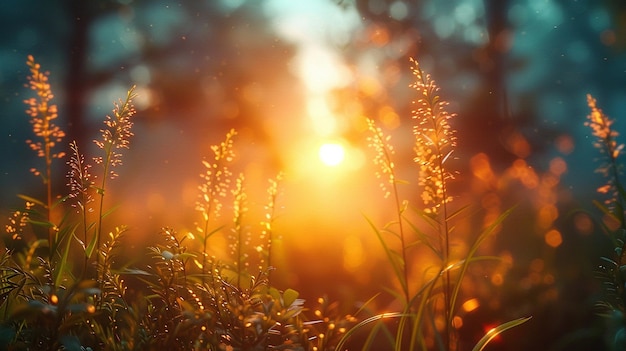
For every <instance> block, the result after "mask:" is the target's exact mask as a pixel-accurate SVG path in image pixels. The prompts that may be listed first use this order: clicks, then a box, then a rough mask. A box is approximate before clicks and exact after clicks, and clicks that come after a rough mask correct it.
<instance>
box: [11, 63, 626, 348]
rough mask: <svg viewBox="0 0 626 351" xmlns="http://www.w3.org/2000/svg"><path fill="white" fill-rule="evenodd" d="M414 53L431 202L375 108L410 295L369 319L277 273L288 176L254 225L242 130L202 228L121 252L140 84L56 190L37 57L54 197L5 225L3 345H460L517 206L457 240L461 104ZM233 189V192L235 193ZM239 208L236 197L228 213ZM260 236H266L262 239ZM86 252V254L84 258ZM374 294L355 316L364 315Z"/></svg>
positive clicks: (395, 253)
mask: <svg viewBox="0 0 626 351" xmlns="http://www.w3.org/2000/svg"><path fill="white" fill-rule="evenodd" d="M412 63H413V65H414V68H413V74H414V75H415V78H416V81H415V83H414V84H413V85H412V86H411V87H412V88H413V89H414V90H415V92H416V93H417V99H416V102H415V108H414V111H413V116H412V117H413V119H414V120H415V126H414V129H413V135H414V137H415V144H414V150H415V157H414V159H413V162H414V164H415V165H416V167H417V169H418V174H419V175H418V177H417V181H416V183H417V185H418V186H419V188H420V189H421V190H420V193H419V194H418V196H416V198H418V199H419V201H417V202H415V201H413V200H411V201H409V200H405V199H403V198H402V192H401V186H402V185H403V184H404V183H405V181H403V180H400V179H398V178H397V175H396V169H395V164H396V163H395V162H396V161H395V160H394V157H395V155H394V148H393V146H392V145H391V142H390V138H389V137H388V136H386V135H385V134H384V133H383V131H382V130H381V129H380V128H378V127H377V126H376V124H375V122H374V121H373V120H369V121H368V123H369V130H370V132H371V135H370V137H369V141H370V144H371V146H372V147H373V149H374V151H375V155H374V158H373V161H374V163H375V164H376V165H378V166H379V171H378V176H379V178H380V179H381V185H382V188H383V190H384V197H385V198H389V197H390V198H391V201H392V203H393V206H394V208H395V218H394V219H393V220H392V221H390V222H389V223H388V224H387V225H385V226H383V227H382V228H379V227H378V226H377V225H376V224H375V223H373V222H372V221H371V220H368V221H369V222H370V225H371V227H372V229H373V231H374V233H375V235H376V236H377V238H378V240H379V241H380V243H381V245H382V246H383V249H384V252H385V254H386V255H387V259H388V263H389V264H390V266H391V268H392V271H393V273H394V277H395V279H396V280H397V283H398V286H399V289H398V290H394V289H393V288H390V289H388V290H387V291H388V292H390V293H391V294H392V295H393V296H394V297H396V298H397V299H398V301H400V302H401V306H402V309H401V310H400V311H397V312H390V313H385V314H374V315H372V316H370V317H369V318H364V319H362V320H359V319H358V318H356V317H355V316H354V315H342V314H341V313H339V312H338V311H339V308H338V305H337V304H336V303H331V302H330V301H328V300H327V299H325V298H320V299H319V300H318V301H317V303H318V306H315V307H314V306H311V307H308V308H306V307H305V305H304V301H303V300H302V299H299V294H298V292H297V291H295V290H293V289H289V288H287V289H284V290H279V289H277V288H276V287H274V286H273V285H272V279H271V274H272V273H273V272H274V270H275V269H276V267H274V262H273V255H274V254H273V247H274V242H275V240H276V233H275V231H274V222H275V220H276V218H277V217H278V214H277V205H276V203H277V198H278V196H279V193H280V191H279V183H280V181H281V178H282V174H279V175H278V176H277V177H276V178H275V179H270V181H269V186H268V189H267V195H268V199H267V203H266V205H265V206H264V217H263V218H262V219H261V220H260V221H259V222H257V223H259V224H260V227H261V229H260V232H259V233H252V232H251V229H250V228H251V227H250V226H249V225H248V224H249V223H252V222H253V221H255V219H252V218H249V217H250V213H251V212H250V211H249V208H248V207H249V206H250V202H249V201H248V193H247V189H246V182H245V179H246V177H245V175H244V174H238V175H236V176H235V175H234V174H233V173H232V172H231V167H232V164H233V162H234V161H235V159H236V155H235V147H234V146H235V138H236V136H237V133H236V131H235V130H230V131H229V132H228V133H226V135H225V138H224V140H223V141H221V142H219V143H217V144H214V145H213V146H211V148H210V155H209V156H208V157H207V158H206V159H204V160H202V164H203V166H204V172H203V173H202V174H201V175H200V178H199V185H198V197H197V201H196V203H195V209H196V211H197V212H198V216H199V218H198V220H197V222H196V223H195V225H194V228H195V230H192V231H190V232H186V233H184V234H181V233H179V232H178V231H177V230H176V228H173V227H164V228H163V229H162V230H161V232H160V238H159V240H158V242H157V243H156V244H155V245H153V246H150V247H148V248H146V256H147V258H148V263H145V264H143V265H142V266H131V265H130V262H127V261H126V260H127V259H126V258H125V257H124V256H123V255H121V254H120V252H119V251H120V248H121V247H122V246H123V243H124V240H125V235H127V233H128V228H127V227H125V226H124V225H122V224H115V223H109V221H108V218H109V214H110V213H111V212H112V211H114V210H115V207H113V208H108V209H107V208H106V207H105V195H108V194H109V192H110V191H111V190H110V189H109V188H110V182H111V181H112V180H115V179H116V178H118V173H117V168H118V167H120V166H122V157H123V154H122V153H123V151H125V150H127V149H129V148H130V141H131V137H132V136H133V132H132V126H133V118H134V115H135V113H136V112H135V108H134V105H133V99H134V98H135V97H136V94H135V87H131V88H130V89H129V90H128V92H127V94H126V96H125V98H124V99H122V100H119V101H118V102H116V103H114V107H113V110H112V113H111V115H108V116H106V117H105V120H104V126H103V127H102V129H101V130H100V138H99V139H98V140H94V143H95V145H96V146H97V150H98V153H99V154H98V155H95V156H92V157H88V156H86V155H84V154H82V153H81V151H80V150H79V147H78V144H77V143H76V142H75V141H71V142H70V143H69V145H68V148H69V160H68V161H67V162H66V165H67V168H68V171H67V175H66V177H67V181H68V184H67V186H68V188H67V194H65V195H57V194H53V193H52V191H53V189H55V187H53V186H52V180H53V179H54V172H53V170H56V169H57V168H56V167H57V166H58V165H57V163H55V162H54V161H56V160H60V159H61V158H63V157H64V156H65V155H64V152H62V151H55V150H56V149H57V148H59V143H60V142H61V141H62V140H63V138H64V137H65V134H64V132H63V131H62V130H61V129H60V128H59V127H58V126H56V125H55V124H54V120H55V119H56V118H57V109H56V106H55V105H54V104H52V102H51V101H52V98H53V94H52V92H51V91H50V85H49V84H48V74H47V73H42V71H41V67H40V65H39V64H38V63H36V62H35V60H34V58H33V57H32V56H29V57H28V60H27V64H28V66H29V67H30V69H31V76H30V77H29V82H30V85H29V86H30V88H31V89H32V90H33V91H34V92H35V94H36V97H34V98H31V99H28V100H26V104H27V105H28V106H29V109H28V111H27V112H28V115H29V116H30V117H31V123H32V126H33V132H34V134H35V136H36V137H38V138H39V140H38V141H32V140H28V141H27V143H28V144H29V145H30V147H31V148H32V149H33V150H34V151H35V152H36V154H37V156H39V157H41V158H43V159H44V167H43V168H42V170H41V171H40V170H38V169H33V173H34V174H35V175H38V176H41V177H42V180H43V185H44V188H45V194H46V195H45V200H43V201H41V200H38V199H36V198H35V197H32V196H27V195H19V196H20V198H22V199H23V200H24V201H25V205H24V207H23V208H22V209H18V210H16V211H14V212H13V214H12V216H11V218H9V223H8V225H7V227H6V232H7V234H8V236H9V238H8V239H9V240H11V241H18V240H19V241H23V242H25V243H26V245H25V247H24V248H19V247H17V248H15V249H11V250H9V249H7V250H5V251H4V252H3V253H2V256H0V316H1V319H0V320H1V323H0V344H2V345H8V346H7V347H9V348H10V349H28V350H86V349H92V350H155V349H159V348H166V349H168V350H302V351H305V350H306V351H309V350H316V351H322V350H344V349H345V347H346V345H347V344H348V343H349V341H350V340H351V338H354V337H355V335H356V334H358V333H359V332H360V331H361V330H364V329H365V330H367V329H368V328H369V327H370V326H372V325H373V328H372V331H371V332H369V334H368V335H367V336H366V337H365V339H364V342H363V346H362V349H371V348H373V347H377V346H374V345H377V344H376V339H377V338H378V335H379V334H380V335H384V338H386V339H388V340H389V344H390V346H391V348H393V349H395V350H405V349H411V350H415V349H423V350H425V349H438V350H456V349H457V348H458V340H457V335H456V330H455V328H454V317H455V310H456V309H457V308H458V306H459V298H460V296H461V283H462V281H463V279H464V278H465V277H466V275H467V274H468V267H469V266H470V265H471V264H473V263H475V262H478V261H488V260H496V259H497V258H495V257H485V256H478V255H477V252H478V248H479V247H480V246H481V244H482V243H483V242H484V241H485V240H486V238H487V237H489V236H490V235H491V234H493V233H494V232H495V231H496V229H498V228H499V226H500V225H501V223H502V221H504V220H505V218H506V217H507V215H508V213H509V211H507V212H505V213H504V214H502V215H501V216H500V217H498V218H496V219H495V220H494V221H493V222H492V223H490V224H488V225H487V226H485V228H484V229H483V230H482V231H481V232H479V233H477V234H476V235H475V236H474V242H473V243H472V244H471V245H470V246H469V249H468V250H467V251H466V252H465V253H464V256H458V255H454V254H453V253H452V250H451V242H452V240H453V237H454V235H455V234H456V232H455V220H457V218H458V217H460V216H462V215H464V214H465V211H466V208H467V207H465V206H461V207H460V208H456V209H453V208H452V207H451V202H452V200H453V197H452V196H451V194H450V191H449V188H450V187H449V183H450V182H451V181H453V180H454V176H455V170H454V169H453V168H452V167H451V163H450V161H451V160H452V159H453V158H454V156H453V155H454V149H455V146H456V136H455V131H454V129H453V128H452V127H451V126H450V124H449V120H451V119H452V118H454V115H453V114H450V113H448V112H447V109H446V108H447V104H446V102H445V101H443V100H442V99H441V98H440V96H439V94H438V87H437V85H436V84H435V82H434V81H433V80H432V79H431V78H430V76H428V75H426V74H425V73H424V72H423V71H422V70H421V69H420V67H419V65H418V63H417V62H416V61H412ZM614 153H615V150H610V152H609V155H612V154H614ZM611 184H613V185H616V186H619V183H615V182H614V183H611ZM411 199H413V198H411ZM226 201H232V202H231V204H230V205H229V206H224V203H225V202H226ZM227 207H228V208H232V209H233V212H232V213H231V214H230V215H229V217H226V215H225V212H226V211H225V208H227ZM224 218H231V220H223V219H224ZM622 223H623V221H622ZM216 235H223V236H225V239H227V242H228V244H229V246H228V255H223V254H222V255H219V256H218V255H216V252H215V249H216V248H214V247H213V246H212V238H213V237H214V236H216ZM252 237H255V238H258V239H259V240H260V242H259V241H255V242H254V243H253V241H252V240H251V238H252ZM420 247H421V248H426V249H427V250H429V251H430V252H431V254H432V255H434V257H436V259H437V264H436V265H435V266H434V270H433V269H432V267H429V268H427V269H426V270H425V271H421V272H420V271H417V270H416V269H415V268H413V266H414V265H413V264H412V262H413V259H414V255H415V254H416V252H417V251H416V250H417V249H418V248H420ZM74 252H79V253H80V255H78V257H79V259H74V257H76V256H74V255H72V253H74ZM419 269H423V267H421V268H419ZM433 272H434V273H433ZM419 275H422V276H423V278H424V282H423V284H422V285H420V286H417V285H415V283H414V282H413V280H414V279H415V277H416V276H419ZM130 285H132V286H133V288H132V289H130V288H129V286H130ZM367 305H368V304H367V303H366V304H365V306H364V308H363V309H362V310H359V311H356V313H355V315H358V314H363V313H362V312H363V311H364V310H365V308H367ZM390 319H394V320H398V321H399V324H398V327H397V328H396V330H395V332H393V331H392V330H390V329H388V328H387V327H386V326H385V325H384V324H380V323H379V322H381V321H382V322H384V321H386V320H390ZM527 320H528V318H520V319H516V320H513V321H510V322H507V323H504V324H502V325H501V326H499V327H497V328H494V329H493V330H492V331H490V332H488V333H487V334H486V335H485V336H484V337H483V338H482V339H481V340H480V341H479V342H478V343H477V344H476V346H475V348H474V349H475V350H482V349H483V348H484V346H485V345H486V344H487V343H488V342H489V341H490V340H491V339H492V338H493V337H495V336H496V335H498V334H499V333H501V332H503V331H505V330H507V329H509V328H512V327H514V326H517V325H519V324H522V323H524V322H525V321H527Z"/></svg>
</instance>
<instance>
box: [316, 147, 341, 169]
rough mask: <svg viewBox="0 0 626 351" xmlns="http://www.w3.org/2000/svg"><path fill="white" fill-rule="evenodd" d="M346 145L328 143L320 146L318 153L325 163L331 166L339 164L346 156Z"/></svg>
mask: <svg viewBox="0 0 626 351" xmlns="http://www.w3.org/2000/svg"><path fill="white" fill-rule="evenodd" d="M345 154H346V151H345V149H344V147H343V146H342V145H340V144H337V143H326V144H322V146H320V149H319V152H318V155H319V157H320V160H321V161H322V163H323V164H325V165H326V166H329V167H335V166H338V165H339V164H340V163H341V162H343V159H344V157H345Z"/></svg>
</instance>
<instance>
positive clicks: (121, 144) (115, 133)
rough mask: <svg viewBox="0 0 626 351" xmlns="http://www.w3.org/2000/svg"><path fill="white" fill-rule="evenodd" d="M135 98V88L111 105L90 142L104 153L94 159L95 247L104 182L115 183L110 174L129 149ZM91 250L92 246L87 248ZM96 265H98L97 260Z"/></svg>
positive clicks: (97, 243)
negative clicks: (97, 177)
mask: <svg viewBox="0 0 626 351" xmlns="http://www.w3.org/2000/svg"><path fill="white" fill-rule="evenodd" d="M135 97H136V94H135V86H133V87H131V88H130V89H129V90H128V93H127V94H126V99H125V100H124V101H122V100H120V101H118V102H115V103H114V106H115V107H114V108H113V116H112V117H111V116H110V115H107V116H106V119H105V121H104V125H105V127H104V128H102V129H101V130H100V133H101V139H100V140H94V143H95V144H96V146H98V148H99V149H101V150H102V151H103V152H104V155H103V156H97V157H94V158H93V160H94V162H95V163H96V164H98V165H101V166H102V176H101V177H100V185H99V187H96V192H97V194H98V195H99V198H98V217H97V222H96V223H97V224H96V226H95V227H94V228H95V231H94V236H93V238H94V239H95V240H92V241H93V242H95V247H96V248H98V249H99V248H100V241H101V236H102V222H103V217H104V195H105V189H106V185H107V179H115V178H117V176H118V174H117V172H116V171H115V170H114V168H115V167H118V166H121V165H122V153H121V150H122V149H128V148H129V146H130V138H131V137H132V136H133V132H132V131H131V128H132V126H133V122H132V117H133V115H134V114H135V107H134V105H133V99H134V98H135ZM90 246H92V245H90ZM92 250H93V246H92V247H91V248H88V250H87V252H88V256H90V255H91V253H92V252H93V251H92ZM97 264H98V265H99V264H100V257H99V256H98V257H97Z"/></svg>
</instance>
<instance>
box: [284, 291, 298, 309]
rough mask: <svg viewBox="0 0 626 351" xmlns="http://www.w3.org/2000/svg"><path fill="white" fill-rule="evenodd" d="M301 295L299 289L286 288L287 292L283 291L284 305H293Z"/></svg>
mask: <svg viewBox="0 0 626 351" xmlns="http://www.w3.org/2000/svg"><path fill="white" fill-rule="evenodd" d="M299 295H300V293H298V292H297V291H295V290H293V289H287V290H285V292H284V293H283V304H284V305H283V307H289V306H291V304H292V303H294V301H296V299H297V298H298V296H299Z"/></svg>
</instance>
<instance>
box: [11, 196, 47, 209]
mask: <svg viewBox="0 0 626 351" xmlns="http://www.w3.org/2000/svg"><path fill="white" fill-rule="evenodd" d="M17 197H19V198H20V199H22V200H24V201H28V202H32V203H34V204H37V205H39V206H42V207H46V204H44V203H43V202H41V201H39V200H37V199H35V198H34V197H30V196H28V195H23V194H18V195H17Z"/></svg>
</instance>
